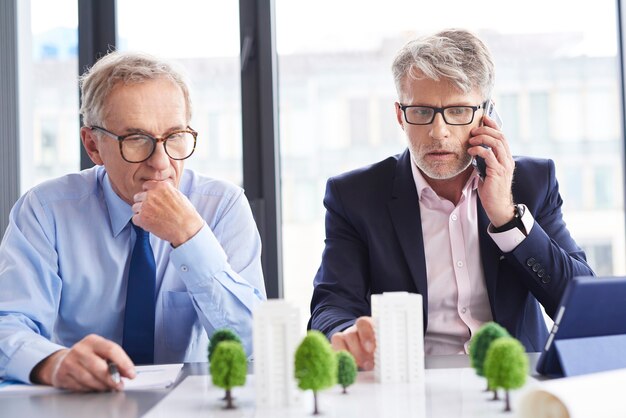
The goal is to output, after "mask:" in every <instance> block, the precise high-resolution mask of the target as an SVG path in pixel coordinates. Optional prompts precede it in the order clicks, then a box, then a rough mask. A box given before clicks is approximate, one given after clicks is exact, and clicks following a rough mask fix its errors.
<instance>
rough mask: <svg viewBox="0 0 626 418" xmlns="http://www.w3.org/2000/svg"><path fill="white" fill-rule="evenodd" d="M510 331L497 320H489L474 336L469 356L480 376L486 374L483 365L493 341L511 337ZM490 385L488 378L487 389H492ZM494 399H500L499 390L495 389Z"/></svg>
mask: <svg viewBox="0 0 626 418" xmlns="http://www.w3.org/2000/svg"><path fill="white" fill-rule="evenodd" d="M509 336H510V335H509V333H508V331H507V330H506V329H504V328H502V327H501V326H500V325H498V324H496V323H495V322H487V323H486V324H484V325H483V326H482V327H480V329H479V330H478V331H476V333H475V334H474V336H473V337H472V340H471V341H470V346H469V357H470V362H471V365H472V367H473V368H474V369H475V370H476V374H477V375H479V376H485V373H484V370H483V365H484V363H485V356H486V355H487V350H488V349H489V346H490V345H491V343H492V342H493V341H495V340H496V339H498V338H502V337H509ZM491 389H493V388H491V387H490V386H489V380H487V389H486V390H491ZM493 399H498V390H497V389H494V390H493Z"/></svg>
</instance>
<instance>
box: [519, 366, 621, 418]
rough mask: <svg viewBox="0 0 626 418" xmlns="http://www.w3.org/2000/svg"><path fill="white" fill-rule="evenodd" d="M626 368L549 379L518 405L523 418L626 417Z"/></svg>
mask: <svg viewBox="0 0 626 418" xmlns="http://www.w3.org/2000/svg"><path fill="white" fill-rule="evenodd" d="M625 388H626V369H618V370H612V371H609V372H602V373H593V374H587V375H582V376H575V377H566V378H562V379H554V380H547V381H543V382H540V383H538V384H537V385H534V386H533V387H530V388H528V391H527V392H526V393H525V394H524V395H523V396H521V397H520V402H519V405H518V406H517V408H516V409H517V411H518V416H519V417H521V418H590V417H602V418H617V417H624V416H626V412H625V410H626V398H625V397H624V390H625Z"/></svg>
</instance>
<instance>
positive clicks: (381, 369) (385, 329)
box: [372, 292, 424, 383]
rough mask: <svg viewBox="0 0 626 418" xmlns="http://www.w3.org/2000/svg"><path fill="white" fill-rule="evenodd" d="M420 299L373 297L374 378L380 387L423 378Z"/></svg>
mask: <svg viewBox="0 0 626 418" xmlns="http://www.w3.org/2000/svg"><path fill="white" fill-rule="evenodd" d="M423 315H424V314H423V311H422V295H418V294H412V293H407V292H389V293H383V294H382V295H372V318H373V320H374V330H375V333H376V352H375V353H374V361H375V368H374V375H375V376H376V381H377V382H381V383H403V382H408V383H417V382H420V381H421V380H423V378H424V332H423V329H424V322H423Z"/></svg>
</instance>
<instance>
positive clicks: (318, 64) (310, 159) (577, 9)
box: [276, 0, 625, 318]
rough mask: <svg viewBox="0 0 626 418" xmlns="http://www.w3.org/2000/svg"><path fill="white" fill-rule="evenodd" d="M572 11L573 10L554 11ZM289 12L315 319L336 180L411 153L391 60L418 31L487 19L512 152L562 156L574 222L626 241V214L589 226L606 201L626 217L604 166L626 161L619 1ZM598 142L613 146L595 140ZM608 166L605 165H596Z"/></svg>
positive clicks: (289, 162)
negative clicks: (316, 284) (327, 201)
mask: <svg viewBox="0 0 626 418" xmlns="http://www.w3.org/2000/svg"><path fill="white" fill-rule="evenodd" d="M328 10H332V11H333V12H332V13H328ZM357 10H358V16H359V18H358V19H354V18H353V16H354V13H355V11H357ZM450 10H454V11H455V13H450ZM486 10H487V11H488V13H486V12H485V11H486ZM537 10H542V12H541V13H537ZM563 10H567V11H568V13H567V15H568V17H567V19H554V16H561V15H562V13H563ZM399 11H400V12H399ZM276 13H277V19H276V20H277V23H276V35H277V48H278V54H279V56H278V64H279V94H280V97H279V111H280V119H279V120H280V125H281V135H282V136H281V158H282V160H281V167H282V174H281V177H282V183H283V185H285V184H288V185H289V187H284V188H283V191H282V192H283V195H282V201H283V205H284V208H285V210H284V211H283V215H284V219H283V244H284V248H285V250H284V258H283V259H284V263H285V265H284V276H285V277H284V288H285V289H284V290H285V297H286V298H287V299H291V300H293V301H294V302H295V303H297V304H298V305H299V306H300V308H301V310H302V312H303V314H304V317H305V318H306V317H308V312H309V303H310V297H311V292H312V281H313V278H314V276H315V273H316V271H317V269H318V267H319V263H320V257H321V249H322V248H323V240H324V216H323V213H324V209H323V206H322V199H323V195H324V184H325V181H326V179H327V178H328V177H330V176H333V175H337V174H340V173H342V172H344V171H347V170H350V169H354V168H357V167H360V166H363V165H366V164H370V163H374V162H377V161H379V160H382V159H384V158H386V157H387V156H390V155H393V154H397V153H400V152H402V151H403V150H404V148H405V146H406V145H405V142H404V139H403V136H402V134H401V132H400V131H399V129H398V128H397V127H394V126H395V124H396V122H395V114H394V112H393V102H394V101H395V100H396V92H395V87H394V84H393V79H392V75H391V71H390V67H391V62H392V59H393V56H394V55H395V53H396V52H397V50H398V49H399V48H400V47H401V46H402V45H403V44H404V43H405V42H406V41H407V40H408V39H410V38H413V37H415V36H416V35H419V34H423V33H432V32H434V31H436V30H440V29H443V28H448V27H465V28H468V29H470V30H473V31H475V32H476V33H478V34H479V36H481V38H482V39H483V40H485V42H486V43H487V45H488V46H489V48H490V49H491V51H492V54H493V55H494V60H495V65H496V86H495V91H494V97H493V99H494V100H495V102H496V107H497V109H498V111H499V113H500V115H501V116H502V119H503V122H504V132H505V134H506V135H507V137H508V140H509V143H510V146H511V149H512V151H513V153H514V154H517V155H531V156H537V157H543V158H552V159H554V160H555V161H556V163H557V170H560V171H559V172H558V174H559V182H560V185H561V192H562V195H563V198H564V200H565V203H566V208H567V211H566V213H565V217H566V221H567V224H568V227H569V229H570V231H571V232H572V234H573V235H574V237H575V238H576V239H577V240H578V242H590V241H593V240H594V239H595V237H599V236H602V239H603V240H605V239H606V237H607V235H606V234H608V236H609V237H610V238H609V240H610V241H611V242H615V243H617V244H616V245H614V247H617V248H623V247H624V236H625V233H624V228H623V222H622V223H618V224H617V225H621V227H619V228H617V227H613V228H611V229H610V230H608V231H605V230H603V229H602V228H591V227H588V226H589V225H593V224H594V222H593V220H594V219H597V216H598V215H599V212H598V208H596V205H595V204H594V203H593V200H595V199H600V200H601V201H602V202H603V203H600V204H601V205H604V206H607V205H608V206H610V207H612V208H613V210H614V214H613V215H612V216H614V217H616V218H619V217H621V218H623V217H624V213H623V211H624V202H623V197H622V196H621V195H618V194H613V195H611V196H609V194H610V193H611V190H614V188H613V187H614V186H608V185H607V186H604V183H603V182H604V181H605V180H606V174H605V171H604V170H607V171H606V172H607V173H608V172H614V173H615V172H621V162H620V161H621V160H620V150H619V149H620V144H621V142H620V141H621V139H620V137H619V132H620V126H619V117H618V114H616V113H615V112H616V111H617V112H619V96H618V94H619V91H620V88H619V86H620V84H619V78H618V74H617V72H616V68H617V35H616V31H617V28H616V24H615V22H616V16H615V14H616V10H615V3H614V2H600V3H594V4H584V3H577V4H575V5H574V4H572V3H571V2H566V1H564V0H559V1H554V2H547V3H546V2H543V1H539V0H531V1H528V2H522V3H518V4H515V5H511V4H510V3H507V2H498V1H495V0H490V1H486V2H482V3H481V5H480V7H476V4H475V3H471V2H470V3H468V2H464V1H460V0H446V1H441V2H414V1H408V0H406V1H404V0H390V1H387V2H379V1H373V0H369V1H368V0H365V1H363V0H359V1H357V0H346V1H342V2H336V1H331V0H320V1H317V2H308V1H304V0H277V2H276ZM591 15H593V16H594V19H593V20H590V19H589V16H591ZM493 16H498V19H493ZM529 21H532V22H533V25H531V26H528V24H527V22H529ZM312 34H314V35H312ZM385 103H387V104H385ZM598 124H601V125H602V126H601V127H598V126H597V125H598ZM302 131H307V132H306V134H304V135H301V133H302ZM304 138H306V139H304ZM304 140H306V141H311V142H310V143H308V144H307V145H306V146H307V153H306V155H302V154H299V155H297V156H295V155H294V154H293V152H292V150H293V149H297V148H298V145H297V143H298V142H299V141H304ZM593 141H601V143H602V146H598V147H591V148H590V147H589V146H587V145H588V144H589V143H590V142H593ZM597 164H600V165H601V166H602V167H603V168H602V169H601V170H600V171H598V174H597V175H594V174H593V173H594V170H595V169H594V168H593V167H595V166H596V165H597ZM570 173H571V175H570ZM594 176H595V178H596V180H594ZM614 176H615V178H616V179H621V177H617V176H616V175H614ZM315 184H317V185H318V187H317V188H313V187H311V185H315ZM601 184H602V185H601ZM594 190H595V191H594ZM296 191H297V192H296ZM303 193H311V196H310V198H307V199H303V197H302V194H303ZM570 197H571V199H572V201H571V202H568V199H570ZM303 201H305V202H307V204H314V205H316V210H315V211H314V212H315V213H318V215H317V216H315V217H314V218H309V217H301V216H297V215H296V214H295V213H296V212H295V210H291V209H289V210H288V208H292V207H293V205H294V202H303ZM311 202H313V203H311ZM612 219H615V218H612ZM599 229H602V230H599ZM594 251H595V250H594ZM603 251H604V250H603ZM603 254H604V253H603ZM595 260H598V262H600V260H601V263H602V266H606V265H607V263H608V264H610V263H615V262H616V258H612V259H610V258H607V257H604V256H603V258H600V256H598V257H596V258H595ZM594 267H596V266H594ZM598 267H599V266H598ZM613 267H614V268H613V270H612V271H614V272H622V273H624V271H623V269H624V268H623V266H621V265H617V264H615V265H614V266H613ZM602 268H604V267H602Z"/></svg>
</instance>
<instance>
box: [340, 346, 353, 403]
mask: <svg viewBox="0 0 626 418" xmlns="http://www.w3.org/2000/svg"><path fill="white" fill-rule="evenodd" d="M336 355H337V382H339V384H340V385H341V387H342V388H343V393H348V391H347V390H346V388H347V387H348V386H350V385H351V384H353V383H354V381H355V380H356V373H357V368H356V361H354V357H352V354H350V353H349V352H347V351H345V350H341V351H337V354H336Z"/></svg>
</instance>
